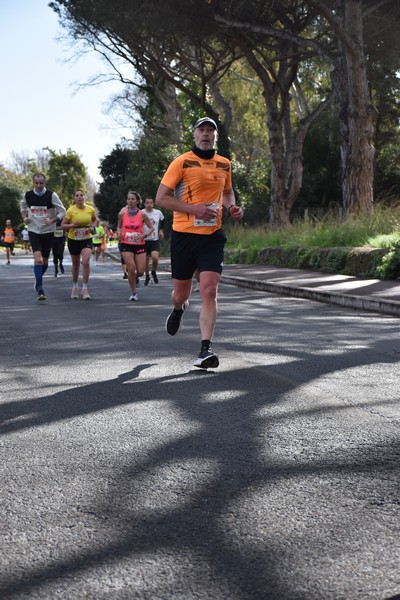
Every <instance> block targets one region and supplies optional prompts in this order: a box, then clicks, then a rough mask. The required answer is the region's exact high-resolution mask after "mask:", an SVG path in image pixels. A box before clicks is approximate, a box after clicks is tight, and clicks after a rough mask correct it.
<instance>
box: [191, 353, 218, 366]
mask: <svg viewBox="0 0 400 600" xmlns="http://www.w3.org/2000/svg"><path fill="white" fill-rule="evenodd" d="M193 365H194V366H195V367H199V369H216V368H217V367H218V366H219V359H218V356H217V355H216V354H214V352H213V351H212V350H207V349H204V350H202V351H201V352H200V354H199V356H198V358H196V360H195V361H194V363H193Z"/></svg>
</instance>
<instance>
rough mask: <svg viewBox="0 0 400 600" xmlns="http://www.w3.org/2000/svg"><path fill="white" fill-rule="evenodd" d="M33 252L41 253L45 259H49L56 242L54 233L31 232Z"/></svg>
mask: <svg viewBox="0 0 400 600" xmlns="http://www.w3.org/2000/svg"><path fill="white" fill-rule="evenodd" d="M29 241H30V243H31V246H32V252H40V253H41V254H42V256H43V258H49V256H50V252H51V249H52V247H53V242H54V233H53V232H50V233H35V232H34V231H29Z"/></svg>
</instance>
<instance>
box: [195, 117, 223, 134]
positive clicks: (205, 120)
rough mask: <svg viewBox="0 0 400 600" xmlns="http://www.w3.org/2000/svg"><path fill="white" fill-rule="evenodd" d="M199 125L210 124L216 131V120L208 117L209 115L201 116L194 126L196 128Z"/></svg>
mask: <svg viewBox="0 0 400 600" xmlns="http://www.w3.org/2000/svg"><path fill="white" fill-rule="evenodd" d="M201 125H211V127H214V129H215V131H218V127H217V124H216V122H215V121H213V120H212V119H210V117H203V118H202V119H199V120H198V121H196V123H195V125H194V128H195V129H197V127H201Z"/></svg>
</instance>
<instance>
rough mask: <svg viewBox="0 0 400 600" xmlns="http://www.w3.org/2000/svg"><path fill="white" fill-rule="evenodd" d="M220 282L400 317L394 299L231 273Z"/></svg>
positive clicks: (397, 305) (398, 303)
mask: <svg viewBox="0 0 400 600" xmlns="http://www.w3.org/2000/svg"><path fill="white" fill-rule="evenodd" d="M221 283H226V284H228V285H236V286H239V287H244V288H248V289H253V290H260V291H264V292H271V293H273V294H282V295H283V296H293V297H295V298H304V299H305V300H315V301H316V302H325V303H327V304H337V305H339V306H344V307H346V308H356V309H359V310H366V311H369V312H377V313H380V314H384V315H391V316H394V317H400V302H397V301H396V300H383V299H381V298H379V299H378V298H377V299H374V298H371V297H370V296H356V295H353V294H343V293H339V292H328V291H327V292H322V291H318V290H315V289H312V288H307V287H297V286H291V285H282V284H280V283H268V282H266V281H260V280H255V279H246V278H245V277H233V276H231V275H222V276H221Z"/></svg>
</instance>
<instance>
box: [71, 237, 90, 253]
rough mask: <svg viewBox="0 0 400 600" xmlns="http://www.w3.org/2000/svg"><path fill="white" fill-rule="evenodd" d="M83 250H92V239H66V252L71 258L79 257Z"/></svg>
mask: <svg viewBox="0 0 400 600" xmlns="http://www.w3.org/2000/svg"><path fill="white" fill-rule="evenodd" d="M84 248H90V249H91V250H92V248H93V242H92V238H88V239H86V240H71V239H70V238H68V250H69V253H70V255H71V256H79V254H80V253H81V252H82V250H83V249H84Z"/></svg>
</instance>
